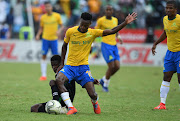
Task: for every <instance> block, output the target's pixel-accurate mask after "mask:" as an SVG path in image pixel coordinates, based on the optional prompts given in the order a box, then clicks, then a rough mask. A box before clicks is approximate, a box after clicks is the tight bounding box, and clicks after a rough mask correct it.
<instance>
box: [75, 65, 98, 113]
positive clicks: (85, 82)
mask: <svg viewBox="0 0 180 121" xmlns="http://www.w3.org/2000/svg"><path fill="white" fill-rule="evenodd" d="M78 70H79V71H78V73H79V74H78V75H79V76H78V77H77V78H76V82H77V83H78V84H80V85H81V86H82V87H84V88H86V90H87V93H88V95H89V96H90V98H91V101H92V104H93V107H94V112H95V113H96V114H99V113H101V109H100V106H99V104H98V101H97V100H98V96H97V94H96V92H95V88H94V78H93V77H92V75H91V71H90V68H89V66H88V65H81V66H79V69H78Z"/></svg>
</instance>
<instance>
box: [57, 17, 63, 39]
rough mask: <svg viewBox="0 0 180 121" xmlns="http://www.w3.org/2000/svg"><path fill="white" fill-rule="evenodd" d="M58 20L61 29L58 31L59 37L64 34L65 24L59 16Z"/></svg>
mask: <svg viewBox="0 0 180 121" xmlns="http://www.w3.org/2000/svg"><path fill="white" fill-rule="evenodd" d="M57 20H58V24H59V26H60V28H59V29H58V31H57V36H59V35H60V34H61V33H62V30H63V29H64V26H63V23H62V19H61V15H58V16H57Z"/></svg>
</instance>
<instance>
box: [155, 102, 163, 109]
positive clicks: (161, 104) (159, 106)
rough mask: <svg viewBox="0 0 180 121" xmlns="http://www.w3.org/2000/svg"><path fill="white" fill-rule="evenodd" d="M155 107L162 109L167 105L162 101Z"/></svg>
mask: <svg viewBox="0 0 180 121" xmlns="http://www.w3.org/2000/svg"><path fill="white" fill-rule="evenodd" d="M154 109H158V110H162V109H166V106H165V104H164V103H160V104H159V105H158V106H157V107H155V108H154Z"/></svg>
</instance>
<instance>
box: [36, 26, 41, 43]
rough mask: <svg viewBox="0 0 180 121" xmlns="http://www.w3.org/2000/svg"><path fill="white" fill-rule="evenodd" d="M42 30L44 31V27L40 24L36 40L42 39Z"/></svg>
mask: <svg viewBox="0 0 180 121" xmlns="http://www.w3.org/2000/svg"><path fill="white" fill-rule="evenodd" d="M42 32H43V27H42V26H40V27H39V30H38V32H37V34H36V38H35V39H36V40H39V39H40V35H41V34H42Z"/></svg>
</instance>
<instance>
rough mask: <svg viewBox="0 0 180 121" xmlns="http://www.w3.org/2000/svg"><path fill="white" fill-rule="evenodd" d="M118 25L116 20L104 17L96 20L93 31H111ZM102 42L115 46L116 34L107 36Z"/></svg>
mask: <svg viewBox="0 0 180 121" xmlns="http://www.w3.org/2000/svg"><path fill="white" fill-rule="evenodd" d="M117 25H118V19H117V18H115V17H111V19H106V16H103V17H101V18H99V19H98V20H97V24H96V26H95V29H102V30H105V29H112V28H114V27H116V26H117ZM102 42H104V43H106V44H109V45H116V34H113V35H108V36H104V37H102Z"/></svg>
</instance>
